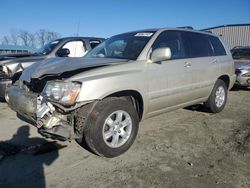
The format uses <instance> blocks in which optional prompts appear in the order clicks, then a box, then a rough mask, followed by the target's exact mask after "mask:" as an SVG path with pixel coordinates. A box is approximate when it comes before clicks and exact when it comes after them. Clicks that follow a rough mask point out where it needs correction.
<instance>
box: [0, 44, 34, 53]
mask: <svg viewBox="0 0 250 188" xmlns="http://www.w3.org/2000/svg"><path fill="white" fill-rule="evenodd" d="M34 51H35V49H34V48H31V47H28V46H18V45H0V54H13V53H15V54H22V53H33V52H34Z"/></svg>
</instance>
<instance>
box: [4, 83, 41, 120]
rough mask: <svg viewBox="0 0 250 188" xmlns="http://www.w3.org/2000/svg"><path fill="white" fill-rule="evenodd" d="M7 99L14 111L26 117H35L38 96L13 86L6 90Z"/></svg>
mask: <svg viewBox="0 0 250 188" xmlns="http://www.w3.org/2000/svg"><path fill="white" fill-rule="evenodd" d="M5 99H6V102H7V103H8V105H9V107H10V108H11V109H12V110H14V111H16V112H18V113H19V114H21V115H24V116H26V117H27V116H28V117H35V113H36V108H37V94H35V93H32V92H28V91H25V90H23V89H20V88H19V87H17V86H11V87H10V88H8V89H7V90H6V97H5Z"/></svg>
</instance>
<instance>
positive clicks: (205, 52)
mask: <svg viewBox="0 0 250 188" xmlns="http://www.w3.org/2000/svg"><path fill="white" fill-rule="evenodd" d="M184 40H185V45H186V47H187V48H188V51H189V57H190V58H196V57H208V56H212V55H213V50H212V47H211V45H210V41H209V39H208V36H207V35H204V34H200V33H193V32H185V33H184Z"/></svg>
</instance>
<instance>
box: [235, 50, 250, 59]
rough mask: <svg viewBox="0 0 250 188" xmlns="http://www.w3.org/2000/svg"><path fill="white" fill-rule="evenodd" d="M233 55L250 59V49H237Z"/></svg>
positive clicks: (236, 57) (237, 57)
mask: <svg viewBox="0 0 250 188" xmlns="http://www.w3.org/2000/svg"><path fill="white" fill-rule="evenodd" d="M232 56H233V58H234V59H250V49H235V50H234V51H233V53H232Z"/></svg>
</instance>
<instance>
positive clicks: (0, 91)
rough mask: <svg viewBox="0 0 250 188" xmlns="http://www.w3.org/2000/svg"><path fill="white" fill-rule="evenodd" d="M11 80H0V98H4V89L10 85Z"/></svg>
mask: <svg viewBox="0 0 250 188" xmlns="http://www.w3.org/2000/svg"><path fill="white" fill-rule="evenodd" d="M11 83H12V81H11V80H10V79H9V80H0V98H3V99H4V98H5V91H6V89H7V88H8V87H9V86H10V85H11Z"/></svg>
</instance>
